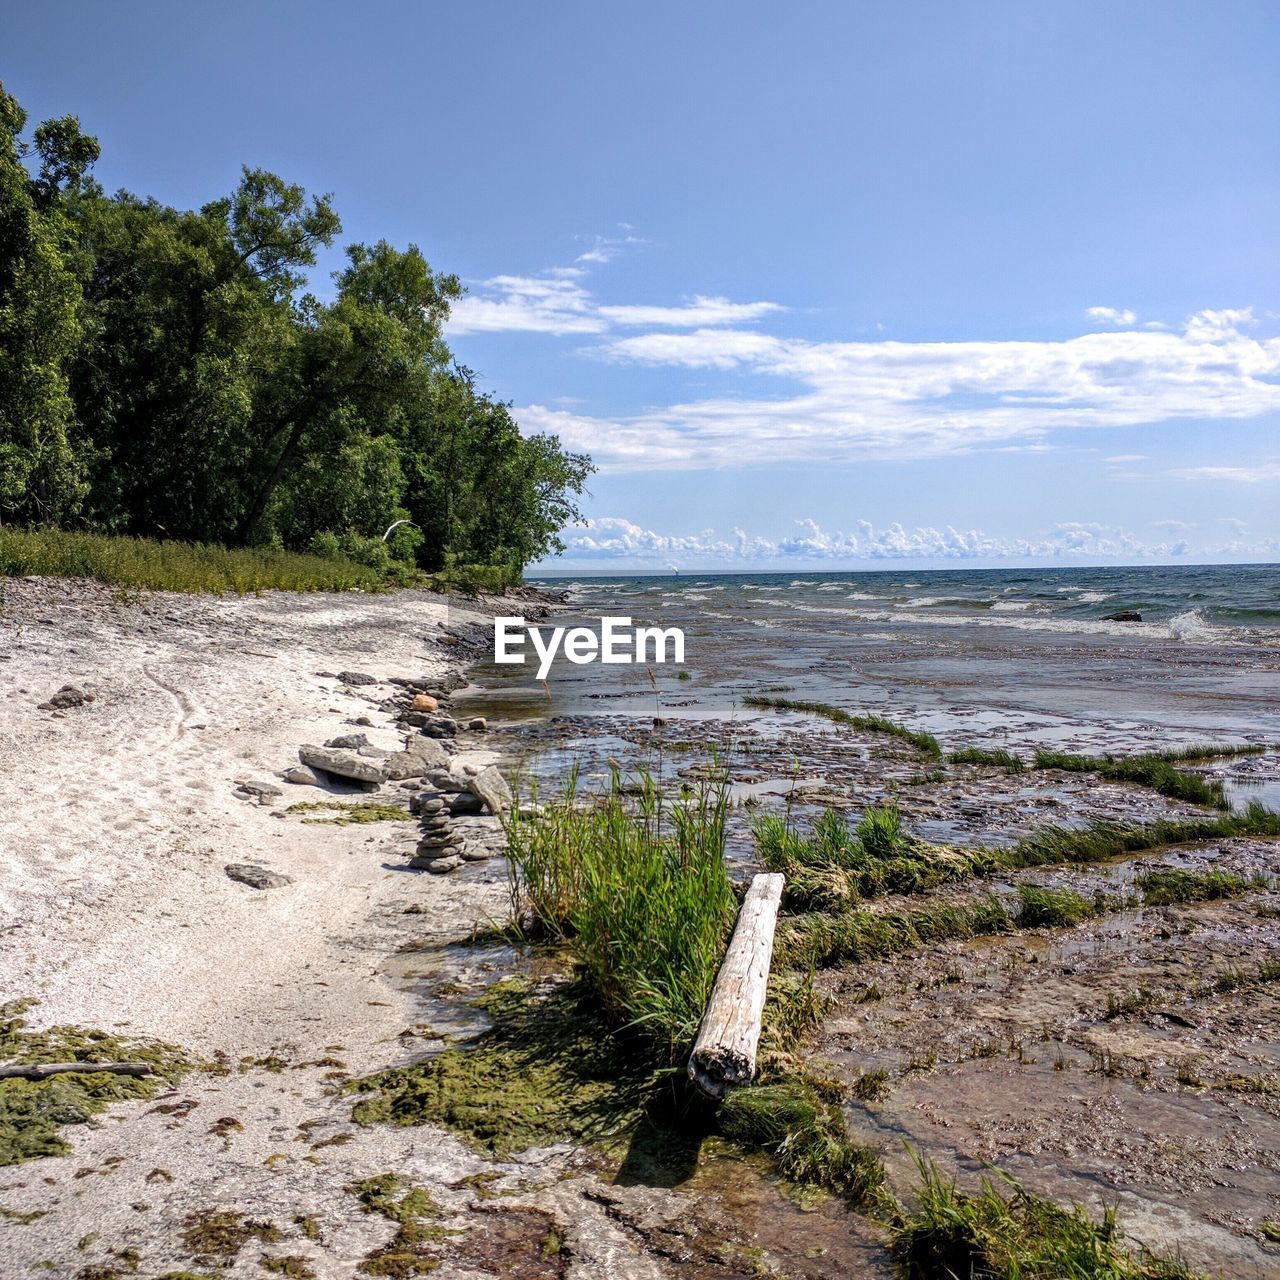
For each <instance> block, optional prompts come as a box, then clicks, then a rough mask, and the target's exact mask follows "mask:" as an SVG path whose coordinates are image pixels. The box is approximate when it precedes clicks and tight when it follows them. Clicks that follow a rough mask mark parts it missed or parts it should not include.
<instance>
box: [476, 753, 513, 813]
mask: <svg viewBox="0 0 1280 1280" xmlns="http://www.w3.org/2000/svg"><path fill="white" fill-rule="evenodd" d="M467 789H468V790H469V791H470V792H471V794H472V795H473V796H477V797H478V798H479V799H480V800H481V801H483V802H484V805H485V807H486V808H487V809H488V810H489V812H490V813H504V812H505V811H506V810H507V809H510V808H511V804H512V801H513V799H514V797H513V796H512V794H511V788H510V787H509V786H507V780H506V779H505V778H504V777H503V776H502V774H500V773H499V772H498V770H497V769H496V768H494V766H493V765H490V766H489V767H488V768H487V769H482V770H481V771H480V772H479V773H478V774H476V776H475V777H474V778H468V779H467Z"/></svg>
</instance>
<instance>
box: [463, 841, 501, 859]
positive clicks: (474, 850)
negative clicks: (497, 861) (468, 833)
mask: <svg viewBox="0 0 1280 1280" xmlns="http://www.w3.org/2000/svg"><path fill="white" fill-rule="evenodd" d="M492 857H493V854H492V853H491V852H490V851H489V850H488V849H486V848H485V847H484V845H480V844H468V845H463V847H462V858H463V861H465V862H488V861H489V859H490V858H492Z"/></svg>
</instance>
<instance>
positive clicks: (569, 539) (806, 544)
mask: <svg viewBox="0 0 1280 1280" xmlns="http://www.w3.org/2000/svg"><path fill="white" fill-rule="evenodd" d="M1173 523H1176V522H1173ZM565 543H566V551H565V556H564V558H565V559H566V560H569V561H598V560H604V561H610V560H612V561H620V560H626V561H630V562H634V563H641V564H643V563H650V562H652V563H663V564H665V563H668V562H671V561H673V560H676V561H684V562H686V563H699V564H707V563H728V564H739V565H742V564H746V563H752V564H760V563H770V562H775V561H785V562H789V563H793V562H801V561H834V560H842V561H843V560H868V561H869V560H909V559H929V560H939V559H943V560H1007V559H1067V560H1081V559H1114V558H1119V557H1126V558H1129V559H1132V558H1135V557H1138V558H1156V557H1169V556H1179V555H1185V554H1186V553H1187V551H1188V547H1187V544H1186V543H1185V542H1183V541H1178V542H1174V543H1168V542H1158V543H1144V542H1142V541H1141V540H1139V539H1138V538H1135V537H1134V536H1133V535H1132V534H1130V533H1128V532H1126V531H1125V530H1123V529H1119V528H1112V527H1110V526H1106V525H1100V524H1085V523H1065V524H1058V525H1055V526H1054V527H1053V529H1052V531H1051V532H1050V533H1049V534H1047V535H1045V536H1043V537H1039V538H1000V537H993V536H990V535H988V534H985V533H983V532H982V531H981V530H978V529H967V530H960V529H956V528H954V527H953V526H951V525H945V526H943V527H942V528H940V529H939V528H934V527H932V526H925V527H917V528H907V527H906V526H904V525H902V524H898V523H893V524H890V525H887V526H885V527H883V528H877V527H876V526H874V525H873V524H872V523H871V522H870V521H869V520H858V521H855V523H854V527H853V529H851V530H848V531H842V530H832V531H827V530H824V529H823V528H822V527H821V526H820V525H819V524H818V523H817V521H815V520H811V519H803V520H797V521H796V532H795V533H794V534H792V535H790V536H788V537H783V538H776V539H775V538H768V537H765V536H763V535H760V534H752V533H748V532H746V531H745V530H743V529H733V530H732V531H731V532H730V533H728V534H719V533H717V531H716V530H714V529H706V530H703V531H702V532H700V533H694V534H664V533H658V532H656V531H654V530H652V529H646V528H644V527H643V526H641V525H638V524H635V523H634V522H632V521H630V520H626V519H622V518H620V517H617V516H605V517H599V518H596V519H593V520H590V521H588V522H587V524H586V527H585V528H583V529H581V530H572V531H570V532H569V533H568V534H567V535H566V537H565Z"/></svg>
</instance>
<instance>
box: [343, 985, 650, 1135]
mask: <svg viewBox="0 0 1280 1280" xmlns="http://www.w3.org/2000/svg"><path fill="white" fill-rule="evenodd" d="M583 994H584V993H583V992H582V990H581V988H579V987H578V986H576V985H574V984H561V985H559V986H557V987H554V988H553V989H551V990H550V991H538V992H535V991H532V990H531V989H530V988H529V986H528V984H527V983H526V982H524V981H523V980H520V979H512V980H509V981H507V982H500V983H497V984H495V985H494V986H493V987H491V988H490V989H489V991H488V992H486V993H485V995H484V996H483V997H481V999H480V1000H479V1001H477V1002H476V1003H477V1005H478V1006H479V1007H480V1008H482V1009H483V1010H484V1011H485V1012H486V1013H488V1015H489V1016H490V1018H492V1020H493V1027H492V1028H491V1029H490V1030H488V1031H486V1032H484V1033H483V1034H481V1035H480V1036H479V1037H477V1038H476V1039H475V1040H472V1041H470V1042H468V1043H466V1044H464V1045H459V1046H456V1047H453V1048H449V1049H446V1050H445V1051H444V1052H442V1053H439V1054H437V1055H435V1056H434V1057H432V1058H429V1059H427V1060H426V1061H425V1062H420V1063H415V1064H413V1065H411V1066H407V1067H395V1068H392V1069H390V1070H388V1071H382V1072H379V1073H378V1074H376V1075H373V1076H369V1077H366V1078H364V1079H361V1080H354V1081H352V1082H350V1084H349V1085H348V1086H347V1088H348V1089H349V1090H350V1091H351V1092H353V1093H355V1094H358V1095H360V1096H359V1098H358V1100H357V1101H356V1103H355V1104H354V1107H353V1109H352V1118H353V1119H354V1120H355V1121H356V1123H357V1124H361V1125H370V1124H379V1123H382V1124H393V1125H418V1124H437V1125H441V1126H443V1127H444V1128H447V1129H450V1130H452V1131H453V1132H454V1133H457V1134H460V1135H461V1136H462V1137H464V1138H466V1139H467V1140H468V1141H470V1142H472V1143H473V1144H474V1145H475V1146H477V1147H480V1148H481V1149H482V1150H485V1151H488V1152H490V1153H492V1154H494V1155H500V1156H505V1155H510V1154H512V1153H514V1152H518V1151H525V1150H528V1149H529V1148H530V1147H536V1146H543V1145H547V1144H550V1143H556V1142H563V1141H574V1142H578V1143H592V1142H599V1141H601V1140H606V1139H608V1138H610V1137H611V1136H614V1135H616V1134H618V1133H619V1132H620V1131H622V1130H623V1129H626V1128H629V1127H631V1126H633V1125H634V1123H635V1121H636V1120H637V1119H638V1118H639V1116H640V1113H641V1111H642V1109H643V1105H644V1097H645V1092H646V1090H647V1088H648V1086H649V1085H650V1084H651V1082H652V1079H653V1076H652V1073H651V1072H650V1070H649V1069H648V1068H647V1067H645V1066H644V1065H643V1061H641V1062H640V1063H639V1064H637V1062H636V1058H635V1056H634V1055H633V1056H632V1057H630V1059H628V1057H627V1055H626V1054H625V1053H624V1052H623V1051H622V1049H621V1047H620V1046H619V1044H618V1042H617V1040H616V1039H615V1037H614V1036H612V1035H611V1034H610V1033H609V1031H608V1028H607V1026H606V1024H605V1023H604V1020H603V1018H602V1017H601V1016H600V1015H599V1014H596V1013H593V1012H592V1011H591V1010H590V1009H589V1007H587V1006H585V1005H584V1003H583V999H582V997H583Z"/></svg>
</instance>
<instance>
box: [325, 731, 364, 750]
mask: <svg viewBox="0 0 1280 1280" xmlns="http://www.w3.org/2000/svg"><path fill="white" fill-rule="evenodd" d="M324 745H325V746H326V747H336V748H337V749H338V750H340V751H359V750H360V748H361V747H367V746H369V745H370V743H369V739H368V738H367V737H366V736H365V735H364V734H363V733H340V734H339V735H338V736H337V737H336V738H330V739H329V741H328V742H326V743H325V744H324Z"/></svg>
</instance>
